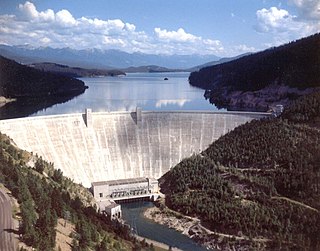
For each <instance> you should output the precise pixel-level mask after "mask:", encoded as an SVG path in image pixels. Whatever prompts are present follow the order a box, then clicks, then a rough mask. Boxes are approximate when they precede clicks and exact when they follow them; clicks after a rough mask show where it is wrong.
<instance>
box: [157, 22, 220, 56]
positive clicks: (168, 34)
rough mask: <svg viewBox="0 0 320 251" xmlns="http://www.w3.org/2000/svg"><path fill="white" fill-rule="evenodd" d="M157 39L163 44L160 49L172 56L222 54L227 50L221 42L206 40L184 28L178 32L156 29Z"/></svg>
mask: <svg viewBox="0 0 320 251" xmlns="http://www.w3.org/2000/svg"><path fill="white" fill-rule="evenodd" d="M154 32H155V35H156V39H158V40H159V41H160V42H161V43H160V44H159V45H160V47H159V49H160V50H162V51H167V52H169V53H170V54H172V53H178V54H179V52H180V54H181V53H182V52H183V51H188V52H189V54H190V53H199V52H201V54H221V53H224V52H225V49H224V47H223V45H222V43H221V41H219V40H212V39H204V38H202V37H200V36H195V35H193V34H191V33H187V32H186V31H185V30H184V29H183V28H179V29H178V30H176V31H168V30H166V29H161V28H155V29H154Z"/></svg>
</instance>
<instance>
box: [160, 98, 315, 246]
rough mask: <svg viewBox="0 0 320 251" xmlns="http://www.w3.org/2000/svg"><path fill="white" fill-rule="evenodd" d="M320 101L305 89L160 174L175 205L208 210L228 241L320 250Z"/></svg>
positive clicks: (208, 219) (198, 212) (192, 211)
mask: <svg viewBox="0 0 320 251" xmlns="http://www.w3.org/2000/svg"><path fill="white" fill-rule="evenodd" d="M319 104H320V93H319V92H317V93H313V94H311V95H308V96H305V97H303V98H301V99H299V100H298V101H296V102H294V104H292V105H291V106H290V107H289V108H288V109H287V110H286V111H285V112H284V113H283V114H282V115H281V116H280V117H277V118H266V119H263V120H260V121H252V122H250V123H247V124H245V125H241V126H239V127H237V128H236V129H235V130H233V131H231V132H229V133H228V134H226V135H225V136H223V137H221V138H219V139H218V140H217V141H215V142H213V143H212V144H211V145H210V146H209V148H208V149H206V150H205V151H203V152H202V153H201V154H198V155H194V156H192V157H190V158H187V159H184V160H183V161H182V162H181V163H179V164H178V165H177V166H175V167H174V168H173V169H172V170H171V171H170V172H168V173H167V174H165V175H164V176H163V177H162V178H161V180H160V184H161V188H162V191H163V192H164V193H165V194H166V204H167V206H169V207H170V208H171V209H174V210H176V211H179V212H181V213H183V214H186V215H189V216H194V217H198V218H200V219H201V222H202V224H203V225H204V226H206V227H207V228H209V229H210V230H212V231H214V232H215V233H217V234H211V235H210V238H212V240H213V242H215V244H217V243H218V242H219V246H220V247H221V246H222V247H226V246H229V247H230V246H231V247H232V246H233V247H238V248H239V247H241V248H243V249H244V250H248V249H252V250H254V249H259V250H279V249H281V248H283V249H284V250H286V249H290V250H292V249H294V250H302V249H303V250H319V249H320V235H319V233H320V203H319V202H320V130H319V129H320V124H319V121H320V111H319V109H320V108H319V107H320V106H319ZM218 233H219V234H218ZM221 234H228V235H231V236H229V237H227V236H225V237H224V240H223V241H222V240H221ZM195 238H197V239H201V237H199V236H198V237H195Z"/></svg>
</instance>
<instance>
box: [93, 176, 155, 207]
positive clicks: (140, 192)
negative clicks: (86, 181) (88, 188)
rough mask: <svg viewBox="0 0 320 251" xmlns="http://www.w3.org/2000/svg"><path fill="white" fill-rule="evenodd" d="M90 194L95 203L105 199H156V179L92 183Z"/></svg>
mask: <svg viewBox="0 0 320 251" xmlns="http://www.w3.org/2000/svg"><path fill="white" fill-rule="evenodd" d="M92 192H93V196H94V198H95V199H96V201H98V202H99V201H103V200H106V199H112V200H122V199H131V198H143V197H149V198H150V199H154V200H155V199H157V198H158V193H159V184H158V181H157V180H156V179H149V178H132V179H121V180H110V181H99V182H93V183H92Z"/></svg>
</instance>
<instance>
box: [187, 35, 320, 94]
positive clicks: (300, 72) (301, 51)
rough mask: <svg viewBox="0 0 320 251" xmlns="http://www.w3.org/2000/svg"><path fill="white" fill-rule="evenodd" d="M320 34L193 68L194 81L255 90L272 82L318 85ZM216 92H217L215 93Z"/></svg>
mask: <svg viewBox="0 0 320 251" xmlns="http://www.w3.org/2000/svg"><path fill="white" fill-rule="evenodd" d="M319 55H320V34H319V33H317V34H315V35H313V36H310V37H307V38H303V39H300V40H297V41H295V42H291V43H289V44H286V45H283V46H279V47H274V48H270V49H268V50H265V51H262V52H258V53H255V54H251V55H249V56H245V57H242V58H239V59H237V60H234V61H231V62H227V63H224V64H219V65H215V66H211V67H206V68H202V69H200V70H199V71H197V72H192V73H191V74H190V77H189V82H190V84H191V85H194V86H198V87H200V88H203V89H208V90H213V89H221V88H222V87H224V88H226V89H227V90H228V91H256V90H260V89H263V88H264V87H266V86H268V85H272V84H283V85H287V86H290V87H298V88H303V89H304V88H307V87H316V86H319V83H320V74H319V72H320V56H319ZM212 95H214V93H213V94H212Z"/></svg>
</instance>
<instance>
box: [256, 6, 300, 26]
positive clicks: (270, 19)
mask: <svg viewBox="0 0 320 251" xmlns="http://www.w3.org/2000/svg"><path fill="white" fill-rule="evenodd" d="M256 15H257V19H258V27H257V28H258V30H259V31H262V32H268V31H275V30H277V31H281V30H284V31H286V30H287V29H288V28H290V27H291V26H292V22H294V21H293V19H294V16H291V15H290V14H289V12H288V11H286V10H283V9H278V8H277V7H271V8H270V9H269V10H267V9H261V10H258V11H257V12H256Z"/></svg>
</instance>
